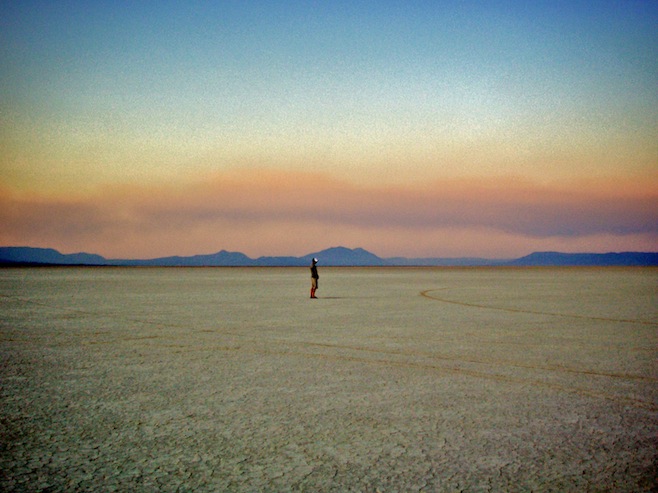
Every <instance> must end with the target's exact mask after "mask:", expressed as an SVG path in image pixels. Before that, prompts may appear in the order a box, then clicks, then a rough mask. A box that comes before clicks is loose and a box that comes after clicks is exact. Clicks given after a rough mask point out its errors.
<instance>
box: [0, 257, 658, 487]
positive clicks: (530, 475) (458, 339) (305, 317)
mask: <svg viewBox="0 0 658 493" xmlns="http://www.w3.org/2000/svg"><path fill="white" fill-rule="evenodd" d="M322 273H323V279H324V283H323V286H322V292H320V291H318V295H319V296H320V299H318V300H308V299H306V284H307V279H306V269H82V268H81V269H78V268H71V269H4V270H2V271H0V329H1V332H0V334H1V339H0V351H1V354H2V367H1V369H0V376H1V384H2V388H1V390H0V399H1V401H0V405H1V409H2V414H1V415H0V433H1V435H0V436H1V438H2V440H1V449H0V490H1V491H20V492H23V491H28V492H29V491H52V492H57V491H172V492H175V491H201V492H203V491H320V492H321V491H363V492H377V491H379V492H394V491H405V492H406V491H428V492H430V491H449V492H453V491H464V492H467V491H471V492H477V491H655V490H656V488H657V485H656V482H655V479H654V478H656V477H657V474H658V471H657V466H656V464H657V460H658V452H657V451H658V386H657V385H656V384H657V383H658V364H657V362H656V355H657V350H656V348H657V344H656V343H657V342H658V331H657V329H658V303H657V301H658V296H657V289H658V288H657V287H656V286H658V282H657V281H658V270H655V269H603V270H595V269H575V270H574V269H562V270H561V269H543V270H542V269H347V268H341V269H339V268H336V269H330V268H325V269H324V270H323V271H322ZM323 295H324V296H325V298H323V297H322V296H323Z"/></svg>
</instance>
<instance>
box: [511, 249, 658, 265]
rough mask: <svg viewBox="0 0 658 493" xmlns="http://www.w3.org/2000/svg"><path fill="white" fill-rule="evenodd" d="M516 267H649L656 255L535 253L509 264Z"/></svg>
mask: <svg viewBox="0 0 658 493" xmlns="http://www.w3.org/2000/svg"><path fill="white" fill-rule="evenodd" d="M509 265H518V266H533V265H534V266H614V265H619V266H635V265H637V266H641V265H644V266H651V265H658V253H648V252H622V253H560V252H535V253H531V254H530V255H527V256H525V257H521V258H519V259H516V260H513V261H511V262H509Z"/></svg>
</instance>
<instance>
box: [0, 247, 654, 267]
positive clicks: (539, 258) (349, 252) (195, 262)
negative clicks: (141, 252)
mask: <svg viewBox="0 0 658 493" xmlns="http://www.w3.org/2000/svg"><path fill="white" fill-rule="evenodd" d="M313 257H317V258H318V259H319V260H320V265H322V266H386V265H388V266H496V265H507V266H614V265H619V266H658V253H643V252H624V253H559V252H537V253H533V254H531V255H528V256H526V257H522V258H519V259H516V260H505V261H504V260H488V259H482V258H404V257H394V258H381V257H378V256H377V255H375V254H373V253H370V252H368V251H367V250H364V249H363V248H355V249H350V248H345V247H333V248H328V249H326V250H322V251H319V252H315V253H309V254H308V255H305V256H303V257H290V256H289V257H259V258H257V259H252V258H250V257H248V256H246V255H245V254H243V253H240V252H227V251H226V250H222V251H220V252H217V253H213V254H210V255H193V256H191V257H179V256H174V257H162V258H154V259H147V260H130V259H106V258H104V257H101V256H100V255H93V254H89V253H73V254H62V253H60V252H58V251H57V250H53V249H52V248H31V247H0V264H2V265H107V266H153V267H156V266H158V267H242V266H282V267H283V266H308V265H310V263H311V259H312V258H313Z"/></svg>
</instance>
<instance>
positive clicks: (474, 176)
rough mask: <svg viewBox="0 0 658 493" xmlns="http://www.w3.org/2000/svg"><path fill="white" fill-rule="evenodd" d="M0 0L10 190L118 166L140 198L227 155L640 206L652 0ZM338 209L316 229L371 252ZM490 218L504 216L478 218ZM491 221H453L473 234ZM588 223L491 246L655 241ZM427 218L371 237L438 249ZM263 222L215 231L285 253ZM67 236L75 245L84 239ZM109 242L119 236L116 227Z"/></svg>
mask: <svg viewBox="0 0 658 493" xmlns="http://www.w3.org/2000/svg"><path fill="white" fill-rule="evenodd" d="M0 6H1V9H2V15H1V16H0V44H1V45H2V48H0V67H1V68H2V69H1V71H0V82H1V84H0V108H1V109H2V117H1V118H2V135H1V136H0V138H1V139H2V140H1V141H0V142H2V151H1V153H0V179H1V180H2V181H1V182H0V185H1V186H2V189H3V190H5V195H6V196H7V197H9V198H7V200H12V201H19V202H21V203H30V204H31V202H30V200H35V199H34V198H33V197H34V196H35V195H37V196H48V197H50V198H51V199H52V200H55V199H53V197H56V198H57V200H65V199H64V197H68V198H67V199H66V200H73V198H74V199H75V201H77V202H76V203H79V204H81V207H92V204H91V203H90V201H92V198H93V197H99V196H103V195H104V194H105V195H107V194H110V193H111V192H110V190H115V189H116V188H117V187H127V186H131V187H141V192H140V194H142V195H144V196H150V195H152V194H153V193H156V192H154V190H158V192H157V193H158V194H160V195H162V193H163V192H162V187H165V188H166V187H169V188H168V192H166V193H169V194H173V195H172V199H171V200H174V198H173V196H174V195H175V196H176V197H180V196H181V194H182V193H183V192H181V190H190V187H191V189H194V186H195V183H207V182H209V181H217V182H222V180H223V181H224V182H227V180H228V181H230V180H237V178H235V176H234V174H235V173H238V174H239V173H243V178H242V179H243V180H248V179H252V178H251V176H252V175H250V173H256V175H259V173H260V172H261V171H262V172H263V173H264V174H267V173H270V174H272V173H273V174H276V176H280V177H285V176H293V175H297V176H302V175H304V174H308V173H310V174H312V175H313V176H312V177H311V176H309V177H308V178H307V180H315V181H318V180H319V181H320V182H323V183H324V182H325V181H326V182H327V183H328V182H333V181H339V182H341V183H342V184H343V185H342V186H343V187H344V188H345V189H351V190H355V194H356V195H355V196H358V195H359V194H360V195H362V196H363V194H364V192H366V193H367V192H370V191H372V190H370V188H368V187H371V188H372V187H379V189H396V190H400V187H403V188H404V187H412V188H413V187H416V188H417V189H419V187H420V188H422V187H427V186H429V185H428V184H431V183H439V182H441V183H443V182H445V181H446V180H448V181H450V180H453V181H454V180H457V181H460V180H461V181H460V183H461V182H463V181H464V180H466V181H468V180H471V181H472V180H476V181H482V182H485V183H491V184H494V185H495V184H496V183H498V182H500V183H501V184H500V185H495V186H497V187H504V186H506V185H504V184H503V183H509V181H510V180H512V181H516V182H526V181H527V182H529V183H531V184H532V186H535V187H547V186H548V187H553V189H555V191H556V193H557V191H558V190H562V189H564V188H570V187H576V186H579V187H583V186H585V187H589V188H591V189H592V190H597V191H598V190H599V189H605V190H608V189H609V188H610V187H609V185H608V184H609V183H613V184H614V183H622V184H623V187H624V190H625V191H624V194H631V192H630V190H636V192H635V193H636V194H639V195H638V196H641V197H642V200H641V202H642V204H646V203H647V202H646V201H647V200H649V203H651V202H650V200H651V199H650V198H649V199H647V193H649V192H647V191H646V190H645V188H646V186H647V184H650V183H654V182H655V180H656V175H657V170H658V145H657V144H656V142H658V139H657V137H658V91H657V90H656V87H658V84H657V82H658V49H657V47H658V34H657V33H658V29H656V26H657V25H658V4H656V3H655V2H651V1H644V2H642V1H639V2H632V1H623V2H621V1H620V2H611V1H610V2H609V1H598V2H573V1H570V2H566V1H565V2H561V1H553V2H541V1H540V2H456V1H455V2H301V1H299V2H74V1H69V2H35V1H24V2H2V3H0ZM300 174H301V175H300ZM261 176H264V175H263V174H261ZM268 176H269V175H268ZM304 176H305V175H304ZM291 179H292V178H291ZM238 181H239V180H238ZM275 181H276V182H277V183H278V182H279V181H281V182H285V178H280V179H277V180H275ZM494 185H492V186H494ZM461 186H462V185H460V187H461ZM364 187H365V188H364ZM436 187H439V185H436ZM612 188H613V189H614V187H612ZM419 190H420V189H419ZM473 190H474V189H473V187H471V188H470V189H469V188H468V187H467V188H466V189H465V192H464V193H465V194H466V196H470V195H469V194H470V193H476V192H474V191H473ZM189 193H191V194H192V195H194V192H189ZM437 193H438V191H437ZM565 193H566V192H565ZM597 193H598V192H597ZM419 195H422V194H419ZM631 195H632V194H631ZM72 197H73V198H72ZM612 199H613V198H612V197H611V200H612ZM39 200H41V201H43V200H46V199H39ZM273 200H274V202H273V203H271V205H270V207H272V208H276V207H277V204H278V203H279V200H278V199H273ZM355 200H356V199H355ZM615 200H617V199H615ZM298 206H299V207H304V204H299V205H298ZM25 207H27V205H25ZM94 207H96V208H98V205H97V204H95V205H93V207H92V208H94ZM227 207H228V205H227ZM235 207H237V206H235ZM492 207H495V205H494V206H492ZM520 207H521V208H522V207H523V206H520ZM437 208H438V212H437V214H441V205H440V204H437ZM14 209H16V208H14ZM131 210H133V211H134V210H139V206H138V205H133V206H131ZM218 214H219V215H220V216H221V214H220V213H218ZM382 214H384V215H386V214H387V212H382ZM409 214H410V215H413V214H414V213H413V212H409ZM281 215H282V216H285V213H284V212H282V213H281ZM326 215H327V213H325V212H323V213H322V214H320V215H319V216H318V217H320V216H321V217H325V216H326ZM7 220H8V221H9V219H7ZM11 220H12V221H17V222H18V219H17V217H13V218H11ZM287 220H288V221H292V219H290V218H288V219H287ZM536 220H537V221H541V220H542V218H541V217H537V219H536ZM116 221H119V222H120V220H119V219H117V220H116ZM293 222H295V221H293ZM124 226H125V227H128V226H127V225H124ZM238 226H239V225H232V227H233V231H234V232H237V231H243V233H242V236H241V237H244V238H247V237H254V236H258V235H257V234H256V233H255V230H253V229H252V230H250V229H249V228H250V226H249V225H246V224H244V225H241V226H240V227H239V228H238ZM275 226H276V225H274V224H273V223H271V222H270V223H268V226H267V228H266V229H267V230H268V231H270V230H271V231H275V230H276V229H277V228H276V227H275ZM306 226H308V225H306ZM343 226H344V225H341V224H333V223H332V228H333V227H335V228H336V229H335V231H336V232H335V233H334V234H332V235H330V236H329V237H328V238H319V239H317V240H315V241H316V242H318V243H320V242H323V243H322V245H319V246H327V245H326V244H325V243H328V244H338V243H341V242H342V243H344V242H347V241H350V242H360V243H359V245H354V246H368V244H369V243H368V242H369V241H370V242H371V243H372V244H371V245H370V248H371V249H373V250H374V251H377V250H378V245H383V243H382V240H381V239H380V240H374V239H372V238H375V237H377V238H384V237H386V233H387V231H384V230H381V231H378V232H377V234H376V235H374V236H373V235H368V234H366V233H363V234H362V235H361V236H359V234H358V232H357V231H354V230H350V231H349V232H348V231H346V230H345V229H344V228H343ZM113 227H114V228H117V229H118V230H121V227H122V226H121V224H120V223H117V224H114V223H113ZM223 227H224V226H220V225H219V224H213V225H212V228H211V230H212V232H213V233H215V232H216V230H217V229H222V228H223ZM261 227H264V226H263V225H262V224H261ZM288 227H290V228H293V229H294V230H297V229H299V230H304V227H305V225H304V224H301V223H295V225H294V227H293V225H291V224H288V225H287V226H286V228H288ZM463 227H464V228H466V229H467V230H469V228H471V225H469V224H467V223H465V224H464V225H463ZM88 228H90V229H94V228H102V227H101V226H100V225H93V224H90V225H88ZM281 228H283V227H281ZM281 228H279V229H281ZM491 228H492V229H493V234H494V236H496V237H499V236H501V235H503V236H504V234H503V232H501V231H499V230H498V226H497V225H496V224H492V225H491ZM491 228H487V231H484V230H480V231H479V232H478V233H477V234H475V232H473V231H471V233H472V234H473V235H475V236H469V234H468V233H467V232H466V231H460V235H463V236H464V237H465V238H475V237H477V238H482V237H487V235H489V234H492V230H491ZM35 229H37V230H39V228H37V227H36V226H35ZM81 229H84V228H81ZM128 229H129V228H128ZM326 229H327V228H326V227H325V228H322V229H321V231H326ZM591 229H592V228H591V227H590V226H589V225H587V226H583V231H588V232H589V231H591ZM39 231H40V230H39ZM249 231H251V234H250V233H249ZM371 233H372V232H371ZM451 233H454V231H452V232H451ZM39 234H41V233H39ZM39 234H37V233H29V234H28V233H26V232H23V233H20V232H13V233H11V234H7V235H6V236H5V241H6V242H16V241H23V242H32V243H35V242H38V243H42V244H45V243H49V244H48V245H47V246H57V245H52V243H56V244H59V245H61V246H62V248H64V249H66V248H72V247H73V242H74V239H72V238H71V239H70V240H67V241H65V240H64V239H62V238H46V237H43V236H39ZM132 234H134V232H133V231H132V230H130V232H129V234H128V237H130V235H132ZM166 234H171V233H165V232H163V233H162V235H163V237H164V236H166ZM197 234H199V235H200V236H201V233H197ZM391 234H399V231H395V232H392V233H391ZM529 234H530V233H529ZM600 234H601V235H603V236H605V241H604V240H602V238H594V237H592V236H591V235H590V233H587V234H585V233H583V234H582V235H577V234H575V235H571V237H570V239H571V240H574V239H575V238H577V239H578V240H579V241H578V242H575V243H574V242H572V243H569V242H567V241H565V239H564V237H563V236H559V235H557V236H555V237H553V238H550V237H549V238H548V239H543V240H542V241H539V240H537V238H536V236H532V235H530V237H526V236H519V237H516V238H515V240H516V241H513V240H514V239H513V238H511V237H510V238H507V240H508V241H505V242H503V241H502V239H501V240H500V242H499V243H498V244H500V245H503V243H504V244H505V245H507V246H500V248H497V249H490V250H491V251H490V252H489V253H493V254H498V255H506V254H507V252H509V253H512V252H514V253H516V252H520V251H522V250H525V249H527V248H536V247H544V246H545V247H550V246H555V247H562V248H573V249H581V248H585V247H587V246H590V245H591V248H592V249H601V248H608V247H610V246H612V245H615V244H618V245H619V246H620V247H623V246H628V247H638V248H639V247H640V246H643V247H645V248H647V247H650V246H652V245H653V246H655V239H656V236H655V230H654V231H653V232H651V233H648V232H647V231H636V234H634V235H626V236H624V237H620V236H619V235H617V236H614V235H613V233H612V232H611V231H607V232H606V230H605V228H602V229H601V231H600ZM30 235H31V236H30ZM611 235H613V236H614V237H613V236H611ZM638 235H639V236H638ZM647 235H649V236H647ZM100 236H102V235H100ZM225 236H226V235H225ZM228 236H233V235H228ZM284 236H286V235H284ZM440 236H441V235H440V231H438V230H436V229H434V230H432V234H431V235H429V236H427V237H425V239H423V238H424V237H423V235H421V234H420V232H418V236H417V243H418V244H424V245H426V247H424V248H420V247H414V248H412V247H410V246H408V245H405V244H402V243H400V244H399V246H395V245H394V243H395V242H388V243H387V246H386V247H385V248H387V249H389V250H390V251H387V252H381V253H391V254H405V253H407V250H409V249H414V250H415V251H414V252H408V253H414V254H418V253H428V254H429V253H432V254H434V253H441V251H442V250H445V252H446V253H447V254H454V253H457V251H458V250H459V248H460V247H459V246H458V245H443V246H442V244H441V242H440V241H438V240H437V239H436V238H437V237H440ZM263 237H265V238H267V241H266V242H265V245H263V246H261V245H258V244H257V243H254V242H253V241H251V242H248V241H247V240H240V241H238V240H236V241H235V242H234V244H232V245H230V246H233V247H234V248H235V249H242V250H248V251H249V252H250V253H261V254H270V253H278V252H271V251H268V250H267V248H268V246H269V247H272V246H273V245H278V246H275V247H274V248H276V249H277V250H281V251H284V250H285V252H284V253H295V252H288V250H289V249H290V248H292V245H290V244H289V242H287V241H285V238H278V237H277V234H276V233H267V234H263ZM551 240H552V241H553V242H551ZM613 240H618V242H617V243H615V241H613ZM77 241H78V243H79V244H80V248H82V247H84V246H85V245H89V247H96V246H97V245H96V244H93V243H91V244H90V242H89V240H88V239H85V238H78V239H77ZM241 242H242V243H241ZM245 242H246V243H245ZM148 243H149V242H148V241H147V240H146V239H141V240H137V239H136V240H135V244H140V245H146V244H148ZM247 243H248V244H247ZM494 243H495V242H494ZM195 244H196V245H199V244H200V245H201V246H202V247H204V248H205V249H206V250H209V251H212V250H213V249H214V248H215V246H217V247H222V248H223V247H225V246H229V245H224V244H222V240H221V239H217V238H215V237H213V236H212V235H211V234H210V233H209V234H208V235H207V237H206V239H205V240H203V241H201V240H197V241H196V242H195ZM511 245H516V246H514V247H512V246H511ZM311 247H312V245H311V244H306V245H299V246H298V247H297V248H300V249H302V252H301V253H305V251H304V249H308V248H311ZM105 248H106V249H107V248H108V247H107V246H106V247H105ZM178 248H180V250H184V251H188V250H189V249H191V248H193V245H185V244H180V245H179V246H178ZM381 248H384V247H383V246H382V247H381ZM420 250H422V251H420ZM471 250H473V249H472V248H471ZM121 251H122V252H124V251H127V253H130V245H129V244H126V245H125V246H123V247H122V250H121ZM133 251H134V252H135V254H139V255H142V256H144V255H146V256H148V255H149V254H150V252H151V250H149V249H148V248H147V247H145V246H141V247H139V248H137V247H135V249H134V250H133ZM99 253H103V252H99ZM106 253H111V252H106ZM153 253H154V254H155V253H162V252H160V251H158V252H155V251H154V250H153ZM169 253H172V254H175V253H184V252H179V251H172V252H169ZM194 253H199V252H194ZM469 253H471V254H472V253H477V252H474V251H470V252H469ZM482 253H487V252H482Z"/></svg>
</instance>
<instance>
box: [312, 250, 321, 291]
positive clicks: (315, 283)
mask: <svg viewBox="0 0 658 493" xmlns="http://www.w3.org/2000/svg"><path fill="white" fill-rule="evenodd" d="M317 263H318V259H316V258H314V259H313V262H311V298H317V296H315V290H316V289H318V279H320V276H319V275H318V268H317V267H316V264H317Z"/></svg>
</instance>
